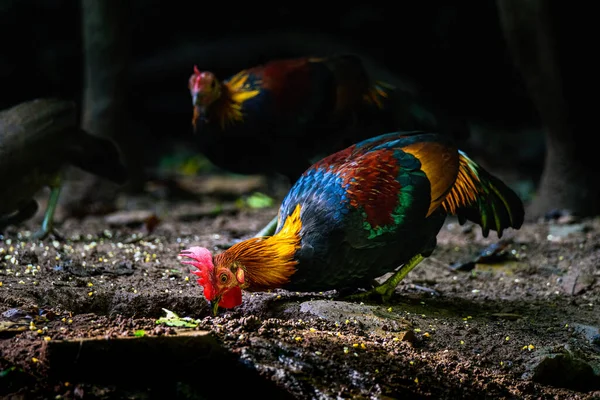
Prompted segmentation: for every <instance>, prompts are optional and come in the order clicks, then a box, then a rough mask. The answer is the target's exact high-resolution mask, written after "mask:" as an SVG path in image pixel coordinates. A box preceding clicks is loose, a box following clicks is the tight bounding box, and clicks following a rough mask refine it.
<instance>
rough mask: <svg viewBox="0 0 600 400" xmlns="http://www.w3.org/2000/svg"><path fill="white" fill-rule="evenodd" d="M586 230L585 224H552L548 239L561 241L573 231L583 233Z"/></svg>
mask: <svg viewBox="0 0 600 400" xmlns="http://www.w3.org/2000/svg"><path fill="white" fill-rule="evenodd" d="M584 231H585V224H573V225H557V224H553V225H550V228H549V229H548V240H550V241H552V242H559V241H561V240H562V239H564V238H566V237H567V236H569V235H570V234H572V233H581V232H584Z"/></svg>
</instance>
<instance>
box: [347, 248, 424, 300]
mask: <svg viewBox="0 0 600 400" xmlns="http://www.w3.org/2000/svg"><path fill="white" fill-rule="evenodd" d="M424 259H425V257H423V256H422V255H421V254H417V255H416V256H414V257H413V258H411V259H410V260H409V261H408V262H407V263H405V264H404V265H403V266H402V268H400V270H398V271H396V272H395V273H394V274H393V275H392V276H391V277H389V278H388V279H387V280H386V281H385V282H384V283H382V284H381V285H379V286H375V287H374V288H373V289H371V290H369V291H367V292H364V293H357V294H353V295H350V296H347V297H346V298H345V299H347V300H352V301H371V300H375V301H381V302H382V303H384V304H385V303H388V302H389V301H390V300H391V298H392V295H393V294H394V291H395V290H396V287H397V286H398V284H399V283H400V281H401V280H402V279H404V277H406V275H407V274H408V273H409V272H410V271H412V269H413V268H415V267H416V266H417V265H418V264H419V263H420V262H421V261H423V260H424Z"/></svg>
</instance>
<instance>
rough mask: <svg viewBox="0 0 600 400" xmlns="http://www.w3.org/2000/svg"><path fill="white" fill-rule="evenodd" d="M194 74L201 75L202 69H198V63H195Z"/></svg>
mask: <svg viewBox="0 0 600 400" xmlns="http://www.w3.org/2000/svg"><path fill="white" fill-rule="evenodd" d="M194 74H196V75H200V70H199V69H198V66H197V65H194Z"/></svg>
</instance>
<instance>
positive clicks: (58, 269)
mask: <svg viewBox="0 0 600 400" xmlns="http://www.w3.org/2000/svg"><path fill="white" fill-rule="evenodd" d="M252 179H254V178H244V179H242V178H240V179H238V180H235V179H233V182H229V183H227V182H225V183H223V182H220V183H218V182H217V181H213V180H210V179H209V178H198V179H197V181H196V182H192V183H190V182H188V185H187V186H186V187H188V189H190V188H191V189H190V190H191V191H192V192H194V193H195V195H197V196H198V199H188V200H177V201H176V200H173V199H171V198H170V197H168V196H166V195H165V189H164V187H159V186H156V185H155V187H153V188H152V191H151V192H152V193H151V194H149V195H148V196H147V197H146V198H143V197H139V198H127V197H124V196H122V197H120V198H119V200H118V206H119V208H120V211H115V212H114V213H113V214H109V215H104V216H88V217H85V218H83V219H81V220H80V219H76V218H72V217H66V214H65V213H64V212H63V211H62V210H59V211H58V212H57V222H58V224H57V227H58V230H59V231H60V233H61V234H62V235H63V236H64V238H65V239H64V240H56V238H54V237H51V238H48V239H46V240H44V241H43V242H34V241H30V240H28V238H27V235H28V232H30V231H32V230H35V229H37V227H38V226H39V222H40V217H41V215H38V216H36V218H34V219H32V220H31V221H28V222H27V223H26V224H25V225H23V226H20V227H18V228H10V229H9V230H8V231H7V232H6V233H5V235H4V237H0V284H1V286H0V356H1V357H0V396H4V398H11V399H34V398H41V399H50V398H65V399H70V398H86V399H109V398H110V399H118V398H123V399H125V398H126V399H148V398H169V399H177V398H181V399H184V398H185V399H187V398H194V399H210V398H221V399H222V398H234V397H238V396H248V395H252V394H259V395H262V396H264V397H265V398H269V397H271V396H272V397H273V398H286V397H289V398H299V399H304V398H307V399H308V398H317V399H330V398H359V399H361V398H363V399H371V398H373V399H399V398H403V399H404V398H431V399H457V398H473V399H483V398H490V399H491V398H493V399H591V398H600V378H599V376H600V335H599V333H598V327H600V311H599V307H600V268H599V266H600V219H587V220H577V219H573V218H569V217H564V216H563V217H558V218H556V219H553V220H551V221H539V222H538V223H535V224H531V223H528V224H526V225H524V226H523V228H522V229H521V230H519V231H511V232H508V233H507V234H506V235H505V237H504V238H503V239H504V240H505V242H504V243H505V245H506V247H503V248H502V249H503V251H501V252H497V253H496V258H495V259H494V258H488V259H487V260H486V259H485V258H482V259H480V260H476V257H477V255H478V254H480V252H481V251H482V250H483V249H485V248H486V247H487V246H489V245H490V244H493V243H495V242H497V241H498V240H497V237H496V236H495V233H492V234H491V235H490V237H488V238H487V239H485V238H482V236H481V233H480V229H479V227H476V226H473V225H470V224H468V225H465V226H460V225H458V224H457V223H456V221H455V220H453V219H451V218H449V219H448V220H447V224H446V226H445V227H444V228H443V229H442V231H441V232H440V233H439V235H438V248H437V249H436V251H435V252H434V253H433V255H432V256H431V257H430V258H429V259H427V260H425V261H424V262H423V263H422V265H421V266H419V267H418V268H417V269H415V270H414V271H413V272H411V273H410V274H409V276H408V277H407V279H405V281H403V282H402V283H401V285H400V287H399V288H398V290H397V293H396V296H395V297H394V299H393V303H392V304H386V305H379V304H372V305H368V304H356V303H354V304H351V303H344V302H339V301H336V299H335V297H336V294H335V292H330V293H312V294H311V293H286V292H284V291H276V292H274V293H264V294H254V295H250V294H246V293H245V294H244V297H245V298H244V305H243V306H241V307H240V308H238V309H235V310H232V311H221V313H220V315H219V316H218V317H212V316H211V315H210V313H209V309H208V306H207V303H206V301H205V300H204V298H203V297H202V291H201V290H202V289H201V288H200V287H199V285H198V284H197V283H196V282H195V280H194V279H193V278H194V276H193V275H191V274H190V273H189V268H188V267H187V266H185V265H183V264H181V263H180V260H178V258H177V254H178V252H179V251H180V250H181V249H183V248H185V247H189V246H190V245H200V246H205V247H209V248H210V247H214V246H216V245H219V244H223V243H227V242H228V241H229V240H230V239H233V238H241V237H247V236H249V235H251V234H253V233H254V232H256V231H257V230H258V229H260V228H261V227H262V226H263V225H264V224H266V223H267V222H268V221H269V220H270V218H271V217H272V216H274V213H275V212H276V208H277V206H276V204H275V205H274V206H272V207H269V208H262V209H254V208H249V207H247V206H242V205H241V202H240V200H237V201H236V199H237V198H238V197H239V196H240V195H243V194H244V193H249V192H252V191H254V190H266V188H265V187H264V182H263V181H262V180H260V179H254V180H252ZM230 181H231V180H230ZM40 198H41V199H43V198H44V197H43V196H41V197H40ZM42 207H43V205H42ZM153 214H156V215H157V216H158V218H159V220H160V221H159V222H158V224H156V225H154V222H155V220H153V219H152V218H149V216H152V215H153ZM468 261H471V264H467V265H466V266H467V267H468V265H470V266H471V267H474V268H473V269H471V270H469V268H459V269H454V268H451V266H452V265H456V263H465V262H468ZM475 261H479V262H475ZM463 267H464V265H463ZM163 309H166V310H170V311H172V312H174V313H176V314H177V315H178V316H179V317H190V318H191V320H181V319H179V320H174V321H175V322H173V323H171V325H177V324H178V323H179V324H180V325H181V324H189V325H191V326H193V327H182V326H169V325H168V324H163V323H157V320H158V319H159V318H161V317H165V315H166V311H165V310H163ZM82 338H87V339H86V341H83V340H81V339H82ZM154 339H157V340H154ZM158 339H161V340H160V341H159V340H158ZM178 339H181V340H179V341H178ZM119 343H120V344H119Z"/></svg>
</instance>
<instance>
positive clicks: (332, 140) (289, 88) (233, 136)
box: [188, 55, 397, 236]
mask: <svg viewBox="0 0 600 400" xmlns="http://www.w3.org/2000/svg"><path fill="white" fill-rule="evenodd" d="M188 87H189V89H190V94H191V96H192V103H193V106H194V116H193V119H192V125H193V127H194V130H195V131H196V133H197V135H196V141H197V143H198V145H199V148H200V150H201V151H202V152H203V154H204V155H205V156H206V157H207V158H208V159H209V160H210V161H211V162H212V163H213V164H215V165H217V166H218V167H221V168H223V169H225V170H228V171H230V172H235V173H241V174H271V173H275V172H277V173H280V174H282V175H284V176H286V177H287V178H288V179H289V181H290V183H291V184H293V183H294V182H295V181H296V180H297V179H298V178H299V177H300V175H301V174H302V173H303V172H304V171H305V170H306V169H307V168H308V167H309V166H310V165H311V164H312V163H313V162H314V161H316V160H318V159H320V158H322V157H324V156H325V155H327V154H331V153H334V152H336V151H338V150H341V149H343V148H345V147H347V146H349V145H351V144H352V143H356V142H358V141H360V140H363V139H366V138H369V137H372V136H375V135H376V134H377V133H379V132H385V131H388V132H389V131H394V130H396V129H397V127H396V126H394V122H393V117H392V114H391V113H390V111H391V110H390V108H389V104H388V97H389V94H390V93H389V92H390V90H391V89H392V87H391V86H389V85H387V84H385V83H383V82H371V81H370V80H369V77H368V75H367V72H366V70H365V69H364V67H363V64H362V61H361V60H360V58H359V57H357V56H354V55H336V56H332V57H326V58H309V57H305V58H296V59H284V60H275V61H270V62H268V63H266V64H264V65H261V66H256V67H253V68H250V69H246V70H243V71H241V72H239V73H237V74H236V75H234V76H233V77H230V78H229V79H226V80H224V81H220V80H219V79H217V77H216V76H215V75H214V74H213V73H212V72H208V71H203V72H201V71H199V70H198V68H197V67H194V73H193V75H192V76H191V77H190V79H189V83H188ZM275 227H276V219H274V220H273V221H272V223H271V224H269V225H268V226H267V227H266V228H265V229H264V230H263V231H261V232H260V233H259V234H258V236H262V235H270V234H272V233H273V232H274V230H275Z"/></svg>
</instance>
